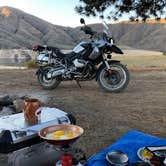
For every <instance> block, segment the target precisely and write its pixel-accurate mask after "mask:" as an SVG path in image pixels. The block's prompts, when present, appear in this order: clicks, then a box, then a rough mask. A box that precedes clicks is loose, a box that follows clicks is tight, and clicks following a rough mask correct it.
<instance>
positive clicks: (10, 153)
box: [0, 107, 75, 166]
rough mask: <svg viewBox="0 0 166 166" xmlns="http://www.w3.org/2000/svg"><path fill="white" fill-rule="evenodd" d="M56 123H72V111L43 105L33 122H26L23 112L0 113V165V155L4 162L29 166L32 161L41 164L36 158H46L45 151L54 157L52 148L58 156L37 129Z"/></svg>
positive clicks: (37, 164)
mask: <svg viewBox="0 0 166 166" xmlns="http://www.w3.org/2000/svg"><path fill="white" fill-rule="evenodd" d="M57 124H75V118H74V117H73V116H72V115H71V114H67V113H66V112H63V111H61V110H59V109H56V108H49V107H43V108H42V113H41V120H40V122H39V123H37V124H35V125H29V124H27V123H26V121H25V120H24V114H23V113H19V114H14V115H9V116H3V117H0V153H1V154H0V165H2V166H3V163H2V162H1V156H3V158H6V160H7V161H6V160H5V161H4V164H5V166H6V165H7V163H8V165H12V166H22V165H24V166H28V165H30V164H31V163H33V165H34V163H35V165H34V166H39V165H40V166H41V163H42V162H37V161H36V159H37V160H40V161H41V160H44V159H48V158H49V157H48V155H49V156H54V160H55V152H56V154H57V156H58V157H59V155H60V153H57V151H56V150H55V147H54V146H52V145H49V144H47V143H45V142H44V141H43V139H41V138H40V137H39V136H38V132H39V131H40V130H41V129H42V128H45V127H48V126H51V125H57ZM20 156H22V157H20ZM39 156H40V157H39ZM58 157H57V158H58ZM50 160H51V159H50ZM26 161H27V163H25V162H26ZM39 163H40V164H39ZM54 163H55V161H54ZM31 165H32V164H31ZM47 165H48V164H47ZM54 165H55V164H54Z"/></svg>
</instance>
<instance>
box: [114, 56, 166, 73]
mask: <svg viewBox="0 0 166 166" xmlns="http://www.w3.org/2000/svg"><path fill="white" fill-rule="evenodd" d="M113 59H117V60H121V61H122V63H123V64H127V66H128V68H130V69H139V70H140V69H166V56H165V55H157V56H156V55H151V56H137V55H136V56H116V57H113Z"/></svg>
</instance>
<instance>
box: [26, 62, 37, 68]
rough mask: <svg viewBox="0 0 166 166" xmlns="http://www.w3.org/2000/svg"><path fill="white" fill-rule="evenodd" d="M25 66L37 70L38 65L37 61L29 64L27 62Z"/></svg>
mask: <svg viewBox="0 0 166 166" xmlns="http://www.w3.org/2000/svg"><path fill="white" fill-rule="evenodd" d="M24 66H26V67H27V68H37V67H38V64H37V63H36V61H35V60H30V61H28V62H25V64H24Z"/></svg>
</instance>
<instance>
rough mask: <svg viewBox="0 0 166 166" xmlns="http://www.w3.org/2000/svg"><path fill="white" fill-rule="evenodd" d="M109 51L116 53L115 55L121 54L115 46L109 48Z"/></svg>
mask: <svg viewBox="0 0 166 166" xmlns="http://www.w3.org/2000/svg"><path fill="white" fill-rule="evenodd" d="M109 51H111V52H114V53H117V54H123V52H122V50H121V49H120V48H118V47H117V46H115V45H114V44H113V45H112V46H111V47H109Z"/></svg>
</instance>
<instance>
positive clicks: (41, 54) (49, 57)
mask: <svg viewBox="0 0 166 166" xmlns="http://www.w3.org/2000/svg"><path fill="white" fill-rule="evenodd" d="M80 22H81V24H84V26H83V27H82V28H81V30H82V31H84V32H85V34H88V35H90V39H91V42H81V43H79V44H78V45H77V46H76V47H75V48H74V49H73V50H72V52H70V53H67V54H64V53H62V52H61V51H60V50H59V49H58V48H56V47H49V46H40V45H37V46H34V47H33V50H34V51H37V52H38V56H37V63H39V64H40V67H39V69H38V71H37V77H38V81H39V83H40V85H41V86H42V87H43V88H44V89H53V88H56V87H57V86H58V85H59V84H60V82H61V81H65V80H76V81H77V83H78V85H79V86H80V84H79V82H80V81H86V80H93V79H94V78H96V81H97V82H98V84H99V86H100V87H101V88H103V89H105V90H106V91H108V92H113V93H116V92H121V91H122V90H123V89H125V88H126V87H127V85H128V83H129V72H128V70H127V68H126V66H124V65H123V64H121V63H120V61H118V60H111V57H112V55H111V53H112V52H114V53H117V54H123V52H122V51H121V49H119V48H118V47H117V46H116V45H115V44H114V43H113V39H112V36H111V34H110V32H109V28H108V26H107V24H106V23H104V22H103V25H104V29H105V30H104V31H103V32H102V33H97V32H95V31H93V30H92V28H91V27H90V26H87V25H86V24H85V21H84V19H80Z"/></svg>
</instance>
